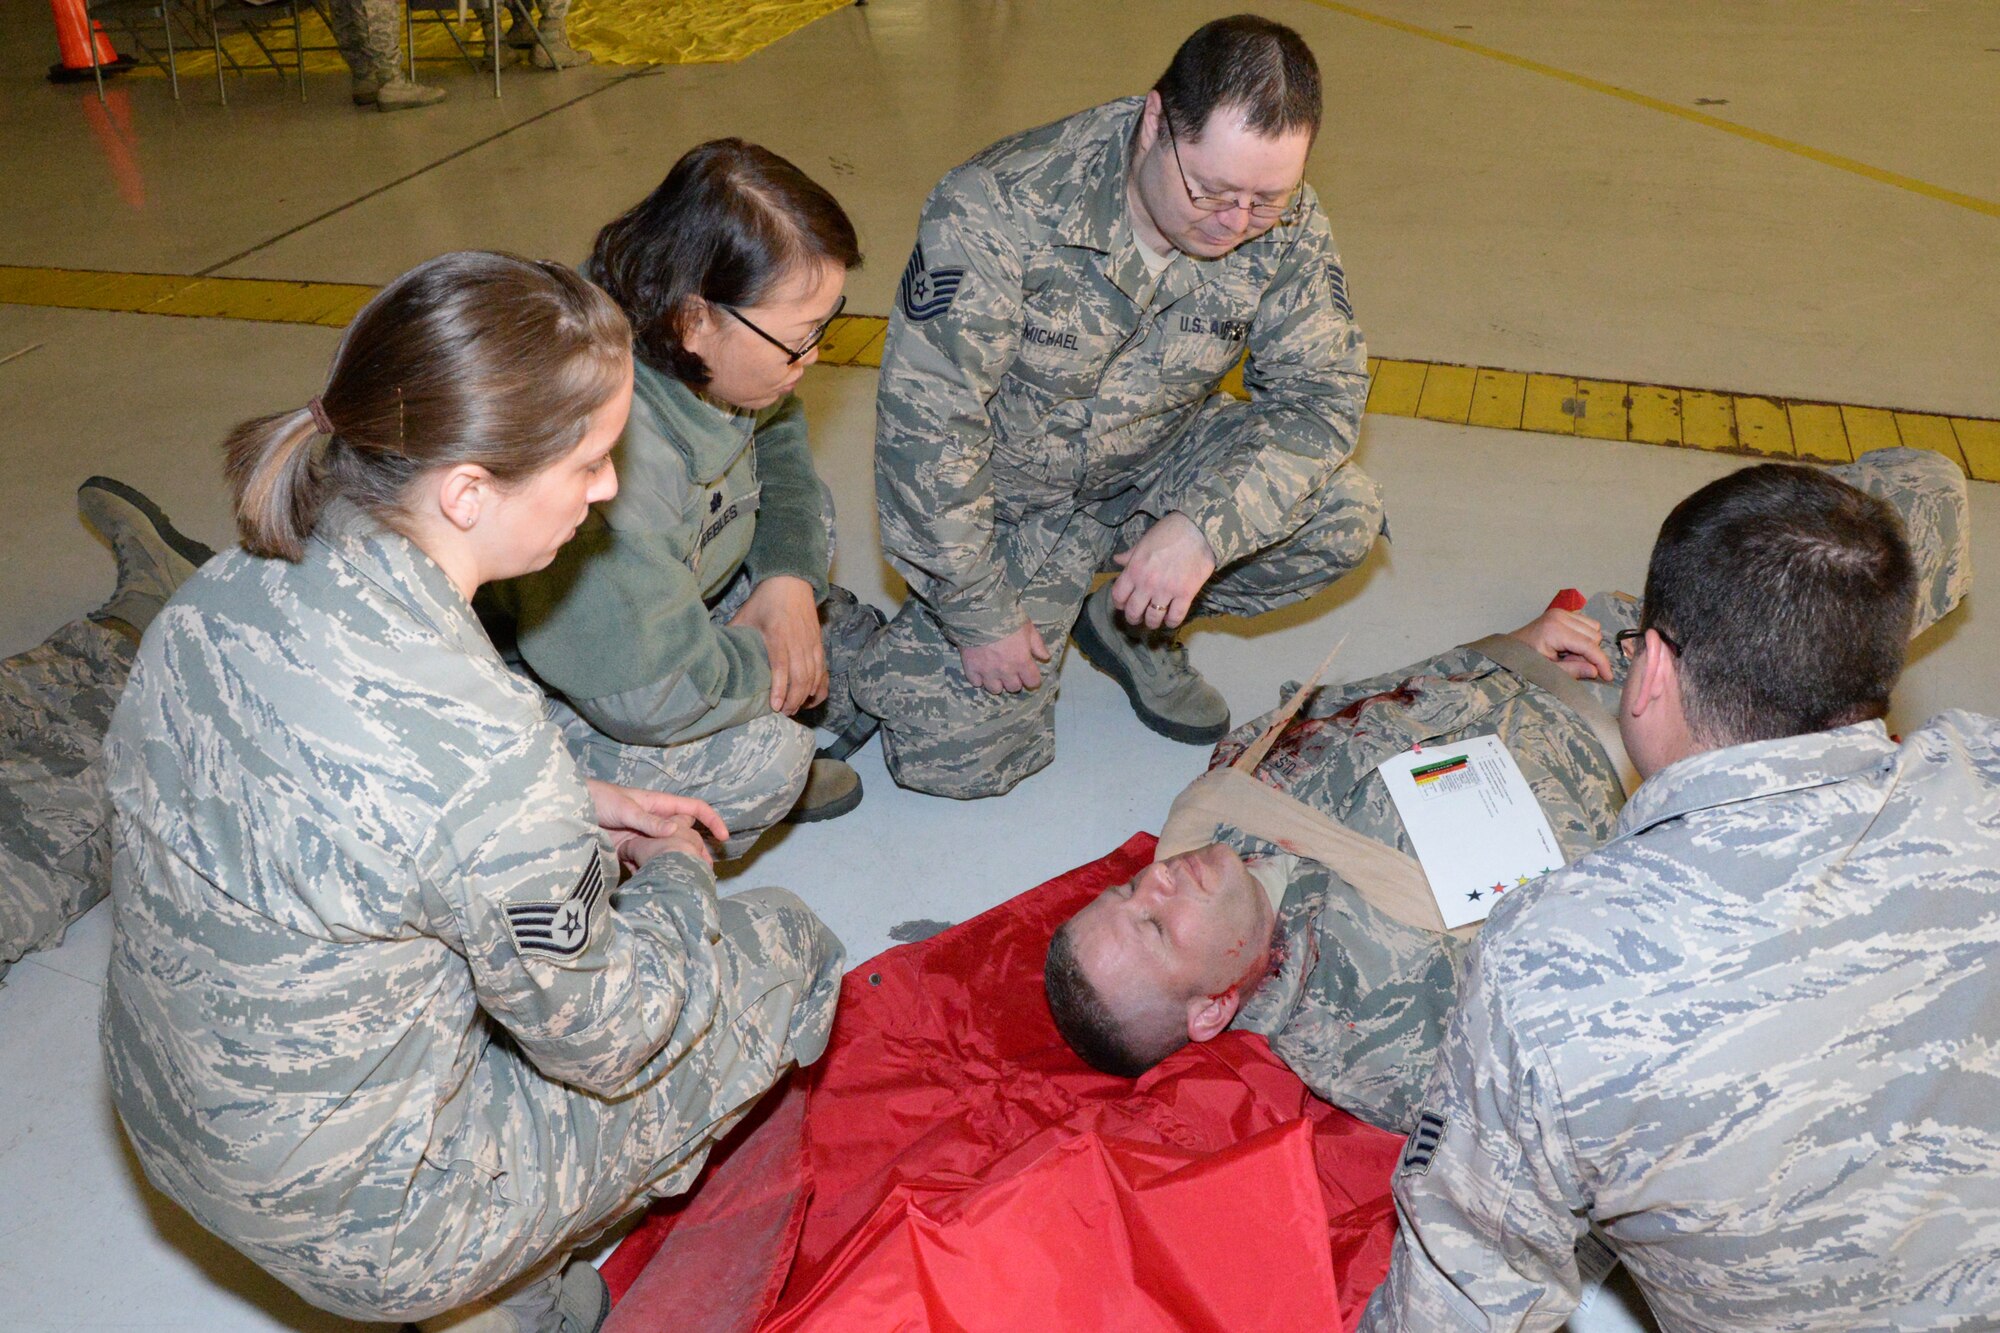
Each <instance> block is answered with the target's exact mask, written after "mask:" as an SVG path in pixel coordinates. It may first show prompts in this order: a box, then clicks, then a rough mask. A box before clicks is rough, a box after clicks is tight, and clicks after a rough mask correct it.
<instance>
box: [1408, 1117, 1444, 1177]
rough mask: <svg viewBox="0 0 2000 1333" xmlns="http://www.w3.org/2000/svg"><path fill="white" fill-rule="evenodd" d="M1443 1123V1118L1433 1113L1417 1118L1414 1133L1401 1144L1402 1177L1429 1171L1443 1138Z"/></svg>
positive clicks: (1419, 1174)
mask: <svg viewBox="0 0 2000 1333" xmlns="http://www.w3.org/2000/svg"><path fill="white" fill-rule="evenodd" d="M1444 1123H1445V1122H1444V1117H1443V1116H1441V1115H1439V1114H1438V1113H1437V1112H1435V1111H1426V1112H1424V1113H1423V1114H1422V1115H1420V1116H1418V1117H1417V1128H1416V1131H1415V1132H1414V1133H1413V1134H1411V1135H1410V1137H1409V1139H1408V1140H1407V1141H1406V1142H1405V1143H1404V1144H1403V1174H1404V1175H1406V1176H1421V1175H1423V1174H1424V1173H1425V1172H1426V1171H1429V1170H1430V1169H1431V1159H1432V1158H1433V1157H1435V1156H1437V1150H1438V1144H1439V1142H1441V1141H1442V1140H1443V1138H1444Z"/></svg>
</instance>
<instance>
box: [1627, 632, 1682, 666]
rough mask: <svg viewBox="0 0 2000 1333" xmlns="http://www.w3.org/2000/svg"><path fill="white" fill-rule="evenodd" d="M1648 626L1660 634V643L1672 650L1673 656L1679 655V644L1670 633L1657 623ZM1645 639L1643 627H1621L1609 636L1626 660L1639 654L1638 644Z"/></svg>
mask: <svg viewBox="0 0 2000 1333" xmlns="http://www.w3.org/2000/svg"><path fill="white" fill-rule="evenodd" d="M1650 628H1651V629H1652V631H1653V633H1655V634H1657V635H1659V636H1660V642H1661V643H1664V644H1665V645H1667V647H1669V648H1671V649H1673V650H1674V656H1675V657H1679V656H1680V655H1681V646H1680V645H1679V644H1678V643H1675V642H1674V640H1673V636H1672V635H1670V634H1668V633H1667V632H1666V631H1665V630H1663V629H1661V628H1660V627H1659V626H1658V625H1653V626H1650ZM1645 639H1646V631H1645V630H1644V629H1621V630H1619V631H1618V632H1617V633H1616V634H1614V635H1612V636H1611V642H1613V643H1615V644H1617V645H1618V651H1619V652H1621V653H1623V654H1624V655H1625V660H1626V661H1628V662H1629V661H1631V660H1632V659H1633V658H1634V657H1637V656H1638V655H1639V645H1640V644H1641V643H1643V642H1645Z"/></svg>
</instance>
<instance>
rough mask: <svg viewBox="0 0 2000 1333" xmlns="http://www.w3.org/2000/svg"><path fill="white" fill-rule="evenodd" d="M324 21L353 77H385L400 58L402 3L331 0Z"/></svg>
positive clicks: (391, 72) (374, 0)
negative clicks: (328, 26) (331, 29)
mask: <svg viewBox="0 0 2000 1333" xmlns="http://www.w3.org/2000/svg"><path fill="white" fill-rule="evenodd" d="M327 21H328V23H329V24H330V25H331V26H332V28H333V39H334V41H336V42H338V43H339V44H340V54H341V55H342V56H344V57H346V60H347V67H348V68H349V69H351V70H353V71H354V77H355V78H357V79H359V78H364V77H367V76H368V75H371V74H372V75H376V76H378V77H387V76H389V75H393V74H394V73H395V72H396V71H397V69H398V68H399V67H400V66H401V63H402V58H403V7H402V6H401V5H399V4H396V3H394V2H393V0H331V2H330V3H329V4H328V5H327Z"/></svg>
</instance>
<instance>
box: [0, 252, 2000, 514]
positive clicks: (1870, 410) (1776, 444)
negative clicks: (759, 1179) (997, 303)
mask: <svg viewBox="0 0 2000 1333" xmlns="http://www.w3.org/2000/svg"><path fill="white" fill-rule="evenodd" d="M375 291H376V289H375V288H373V287H369V286H364V285H362V284H360V283H349V282H284V281H278V280H274V279H269V278H196V277H188V276H185V275H182V274H171V273H107V272H98V271H95V270H89V269H53V268H22V267H8V266H5V265H0V305H24V306H43V307H50V308H56V309H64V310H97V311H111V312H117V313H125V314H149V315H178V316H182V317H186V318H194V319H240V320H257V321H263V322H266V323H275V324H309V325H315V326H318V327H322V328H343V327H345V326H346V325H347V323H348V321H350V320H352V319H353V318H354V315H355V312H356V311H358V310H360V309H361V307H362V306H363V305H364V304H366V302H367V301H368V298H369V297H371V296H373V295H374V294H375ZM888 332H889V321H888V320H886V319H883V318H881V317H880V316H879V315H843V316H842V317H841V318H839V319H837V320H835V321H834V322H833V325H832V327H831V328H829V329H828V330H827V333H826V338H825V339H824V340H823V341H822V342H821V343H820V348H819V353H820V354H819V359H820V363H821V364H822V365H828V366H865V367H870V368H874V367H879V366H880V365H881V364H882V346H883V343H884V341H885V340H886V339H887V337H888ZM1368 370H1369V374H1370V376H1371V378H1372V380H1373V382H1372V384H1371V385H1370V387H1369V393H1368V411H1369V412H1370V413H1372V414H1374V415H1376V416H1392V417H1420V418H1425V419H1428V420H1433V421H1447V422H1454V423H1456V422H1463V423H1465V424H1466V425H1470V426H1481V427H1485V428H1488V429H1492V430H1524V431H1538V432H1541V433H1543V434H1549V435H1581V436H1585V437H1587V438H1592V439H1602V440H1624V441H1628V442H1630V443H1633V444H1653V445H1666V446H1669V447H1682V448H1688V449H1703V450H1708V451H1710V452H1716V453H1751V454H1761V455H1764V456H1767V457H1772V458H1793V457H1798V458H1810V459H1815V460H1821V461H1839V462H1844V461H1846V460H1847V459H1849V458H1851V457H1854V456H1855V455H1857V454H1863V453H1866V452H1868V451H1869V450H1870V449H1880V448H1887V447H1893V446H1895V445H1898V444H1906V445H1910V446H1912V447H1914V448H1919V449H1930V450H1934V451H1935V452H1937V453H1940V454H1943V455H1944V456H1945V457H1947V458H1950V459H1951V460H1952V461H1954V462H1956V463H1957V464H1958V465H1959V466H1960V467H1962V468H1964V469H1965V470H1966V473H1967V475H1968V476H1971V477H1972V478H1974V479H1975V480H1978V481H1993V482H2000V420H1996V419H1993V418H1988V417H1952V416H1944V415H1941V414H1939V413H1935V412H1907V411H1899V410H1897V409H1894V408H1887V407H1873V406H1867V405H1864V404H1858V403H1819V402H1812V401H1809V400H1803V399H1784V398H1775V397H1770V396H1766V395H1760V394H1745V393H1729V392H1725V391H1722V390H1717V389H1694V388H1677V387H1675V386H1673V385H1665V384H1625V383H1621V382H1619V381H1616V380H1600V379H1590V378H1582V379H1579V378H1576V377H1574V376H1570V375H1550V374H1544V373H1542V372H1540V371H1520V370H1508V369H1503V368H1500V367H1496V366H1463V365H1454V364H1451V363H1449V362H1443V361H1413V360H1408V359H1400V358H1397V359H1382V360H1376V359H1373V358H1371V359H1370V360H1369V362H1368ZM1222 387H1223V388H1224V389H1225V390H1227V391H1228V392H1230V393H1233V394H1235V395H1236V396H1237V397H1239V398H1240V397H1243V396H1244V394H1245V390H1244V388H1243V369H1242V366H1241V365H1238V366H1237V367H1236V368H1235V369H1233V370H1231V371H1230V373H1229V375H1228V376H1227V377H1226V378H1225V379H1224V380H1223V382H1222Z"/></svg>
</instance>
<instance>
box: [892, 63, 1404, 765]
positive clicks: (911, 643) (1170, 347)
mask: <svg viewBox="0 0 2000 1333" xmlns="http://www.w3.org/2000/svg"><path fill="white" fill-rule="evenodd" d="M1141 105H1142V99H1138V98H1127V99H1124V100H1122V101H1117V102H1112V103H1108V104H1106V105H1104V106H1101V107H1096V108H1093V109H1091V110H1089V111H1084V112H1080V113H1078V114H1077V115H1074V116H1071V117H1069V118H1068V119H1066V120H1062V121H1058V122H1056V123H1055V124H1053V125H1048V126H1044V127H1042V128H1041V129H1037V130H1031V131H1029V132H1027V133H1025V134H1021V135H1017V136H1015V137H1013V138H1011V139H1007V140H1003V141H1002V142H1000V143H998V144H996V145H994V146H993V147H991V148H989V149H987V150H986V151H985V152H983V153H981V154H980V155H979V156H977V157H975V158H973V159H972V161H970V162H968V163H966V164H965V165H964V166H962V167H960V168H958V169H957V170H955V171H953V172H952V173H951V174H950V175H948V176H946V177H945V179H944V181H943V182H942V183H941V184H940V185H939V186H938V187H937V189H936V190H934V191H932V193H931V196H930V200H929V202H928V203H927V204H926V205H925V208H924V214H923V218H922V221H921V223H920V224H919V228H918V234H917V246H916V250H915V252H914V253H913V254H912V256H911V258H910V262H909V266H908V268H907V269H906V270H905V272H904V275H903V282H902V288H901V291H900V294H899V297H898V300H897V304H896V309H895V310H894V312H893V313H892V314H891V316H890V320H889V335H888V342H887V344H886V348H885V351H884V354H883V361H882V378H881V389H880V393H879V396H878V399H877V412H878V422H879V424H878V427H877V435H876V468H875V489H876V500H877V505H878V508H879V511H880V516H881V526H882V546H883V549H884V552H885V553H886V554H887V556H888V558H889V561H890V563H891V564H893V565H894V566H895V567H896V569H897V571H898V572H899V573H901V574H902V575H903V577H904V578H905V579H907V580H908V581H909V584H910V592H911V596H910V598H909V600H908V601H907V602H906V603H905V604H904V606H903V608H902V610H901V611H900V612H899V613H898V614H897V616H896V617H895V619H894V620H893V621H892V622H891V623H890V625H889V627H888V629H887V630H886V631H885V632H884V633H883V634H881V635H879V636H878V637H877V638H876V640H875V642H874V643H873V644H872V645H871V646H870V648H869V650H868V652H867V653H866V654H865V655H864V656H863V658H862V661H861V663H860V664H859V665H858V667H857V668H856V673H855V697H856V699H857V700H858V701H859V702H860V704H861V706H862V707H863V708H865V709H867V710H868V711H869V712H870V713H873V714H874V715H875V716H877V717H879V718H881V719H882V720H883V737H884V741H883V748H884V754H885V758H886V759H887V761H888V764H889V768H890V771H891V772H892V773H893V774H894V775H895V777H896V780H897V781H898V782H900V783H902V784H903V785H905V786H908V787H914V788H916V789H917V790H920V791H927V792H933V793H936V794H938V795H944V796H957V797H974V796H990V795H996V794H998V793H1000V792H1004V791H1006V790H1008V789H1009V788H1011V787H1012V786H1014V784H1015V783H1017V782H1019V781H1020V780H1021V779H1022V778H1024V777H1027V776H1028V775H1029V774H1031V773H1034V772H1036V771H1037V770H1039V769H1041V768H1042V767H1043V766H1045V765H1046V764H1047V763H1048V762H1049V760H1050V759H1051V758H1052V757H1053V755H1054V751H1055V735H1054V720H1053V708H1054V705H1055V697H1056V676H1057V669H1058V668H1059V666H1060V660H1058V661H1056V662H1052V663H1050V665H1049V667H1048V669H1046V670H1045V671H1044V672H1043V679H1042V684H1041V686H1040V687H1039V688H1037V689H1034V690H1029V691H1026V692H1023V693H1020V694H992V693H988V692H987V691H985V690H982V689H979V688H977V687H975V686H973V685H971V684H970V683H969V682H968V681H967V680H966V679H965V674H964V669H963V666H962V663H961V661H960V658H959V650H960V649H961V648H962V647H968V646H977V645H981V644H987V643H992V642H994V641H996V640H999V639H1001V638H1004V637H1005V636H1007V635H1008V634H1010V633H1012V632H1014V631H1015V630H1017V629H1019V628H1020V627H1021V626H1022V625H1023V624H1024V623H1027V622H1028V621H1033V623H1034V624H1035V626H1036V628H1037V629H1039V630H1040V632H1041V634H1042V637H1043V639H1044V640H1045V641H1046V642H1047V643H1048V645H1049V646H1050V648H1051V649H1052V650H1053V651H1054V652H1055V653H1056V655H1057V658H1058V659H1060V656H1061V654H1062V652H1063V643H1064V640H1065V639H1066V638H1067V636H1068V634H1069V630H1070V626H1071V625H1072V624H1073V623H1074V621H1075V619H1076V615H1077V611H1078V609H1079V607H1080V606H1081V605H1082V602H1083V598H1084V595H1085V594H1086V593H1087V592H1088V591H1089V588H1090V584H1091V582H1092V580H1093V579H1094V578H1095V576H1096V575H1097V574H1098V573H1099V572H1100V571H1102V570H1104V569H1106V568H1107V566H1108V565H1109V558H1110V556H1111V554H1112V553H1113V552H1114V551H1117V550H1120V549H1123V548H1125V547H1129V546H1130V545H1131V544H1132V543H1133V542H1135V541H1137V540H1138V538H1139V537H1140V536H1141V535H1143V534H1144V532H1145V531H1146V530H1147V529H1148V528H1149V527H1151V525H1152V524H1153V523H1154V522H1155V521H1157V520H1158V519H1160V518H1163V517H1165V516H1166V515H1168V514H1170V513H1174V512H1176V511H1178V512H1180V513H1184V514H1186V515H1187V516H1188V517H1189V518H1191V519H1193V520H1194V522H1195V523H1196V525H1197V526H1199V527H1200V529H1201V530H1202V532H1203V533H1204V534H1205V535H1206V536H1207V538H1208V541H1209V545H1210V546H1211V547H1212V548H1213V550H1214V553H1215V557H1216V564H1217V573H1216V575H1215V577H1214V578H1213V579H1212V580H1211V581H1210V583H1209V584H1208V586H1207V588H1206V589H1205V590H1204V591H1203V593H1202V595H1201V597H1200V598H1199V600H1198V601H1197V602H1196V605H1195V608H1194V611H1193V612H1192V614H1194V615H1243V616H1248V615H1256V614H1258V613H1259V612H1262V611H1268V610H1271V609H1272V608H1274V607H1279V606H1283V605H1286V604H1287V603H1290V602H1294V601H1297V600H1299V599H1301V598H1303V597H1307V596H1309V595H1311V594H1312V593H1313V592H1315V591H1317V590H1318V589H1320V588H1322V587H1325V586H1326V585H1327V584H1328V583H1331V582H1332V581H1333V580H1334V579H1337V578H1338V577H1340V576H1341V575H1342V574H1344V573H1345V572H1347V571H1348V570H1349V569H1352V568H1353V567H1354V566H1355V565H1356V564H1358V563H1359V562H1360V561H1361V560H1362V559H1363V557H1365V556H1366V555H1367V553H1368V550H1369V548H1370V547H1371V546H1372V545H1373V544H1374V541H1375V537H1376V535H1377V533H1378V532H1379V531H1380V530H1381V527H1382V510H1381V502H1380V499H1379V497H1378V496H1377V494H1376V490H1375V485H1374V483H1373V482H1372V481H1370V480H1369V479H1368V478H1367V477H1366V476H1365V475H1363V474H1362V473H1361V471H1360V470H1359V469H1358V468H1355V467H1353V466H1350V465H1348V464H1347V457H1348V454H1349V453H1350V452H1352V450H1353V448H1354V444H1355V438H1356V432H1357V428H1358V424H1359V422H1360V419H1361V408H1362V403H1363V401H1364V400H1365V399H1366V397H1367V392H1368V371H1367V352H1366V349H1365V348H1364V347H1363V346H1362V342H1361V334H1360V331H1359V330H1358V329H1356V328H1355V326H1354V323H1353V312H1352V310H1351V309H1350V308H1349V306H1348V303H1347V293H1346V284H1345V280H1344V279H1343V277H1342V275H1341V269H1340V260H1339V256H1338V255H1337V254H1336V253H1335V251H1334V246H1333V237H1332V235H1331V233H1330V232H1329V230H1328V227H1327V221H1326V216H1325V214H1324V213H1322V212H1321V211H1320V207H1319V201H1318V198H1317V197H1316V196H1315V195H1314V193H1313V191H1312V189H1311V187H1310V186H1306V187H1302V189H1301V196H1302V197H1301V201H1300V206H1299V214H1298V217H1297V219H1296V220H1295V221H1293V222H1291V223H1288V224H1285V225H1280V226H1278V227H1275V228H1273V229H1272V230H1271V231H1269V232H1267V233H1265V234H1264V235H1263V236H1260V237H1258V238H1256V239H1254V240H1251V241H1249V242H1246V243H1245V244H1244V245H1242V246H1239V247H1238V248H1237V249H1236V250H1234V251H1232V252H1231V253H1230V254H1229V255H1227V256H1226V257H1224V258H1222V259H1217V260H1213V261H1207V262H1200V261H1196V260H1194V259H1192V258H1190V257H1188V256H1186V255H1182V254H1176V255H1175V256H1173V259H1172V262H1171V263H1170V264H1169V265H1168V266H1167V267H1166V269H1165V270H1164V271H1163V272H1162V273H1161V274H1160V275H1159V277H1158V280H1157V283H1155V280H1154V279H1153V278H1152V277H1151V276H1150V275H1149V273H1148V271H1147V268H1146V265H1145V263H1144V261H1143V260H1142V258H1141V257H1140V254H1139V249H1138V242H1137V241H1136V239H1135V238H1134V236H1133V233H1132V227H1131V222H1130V218H1129V213H1128V207H1127V203H1126V184H1125V181H1126V164H1127V157H1128V151H1129V141H1130V138H1131V136H1132V132H1133V129H1134V127H1135V126H1136V124H1137V121H1138V116H1139V110H1140V107H1141ZM1246 349H1247V350H1248V352H1249V354H1250V359H1249V362H1248V364H1247V366H1246V368H1245V372H1244V383H1245V385H1246V386H1247V387H1248V389H1249V391H1250V401H1249V402H1248V403H1240V402H1237V401H1235V400H1234V399H1231V398H1229V397H1227V396H1226V395H1218V393H1217V390H1218V387H1219V385H1220V384H1221V381H1222V379H1223V376H1224V375H1225V374H1226V373H1227V372H1228V371H1229V370H1230V368H1231V367H1232V366H1233V365H1234V364H1235V363H1236V361H1237V359H1238V358H1239V357H1240V356H1241V355H1242V354H1243V353H1244V351H1245V350H1246Z"/></svg>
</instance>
